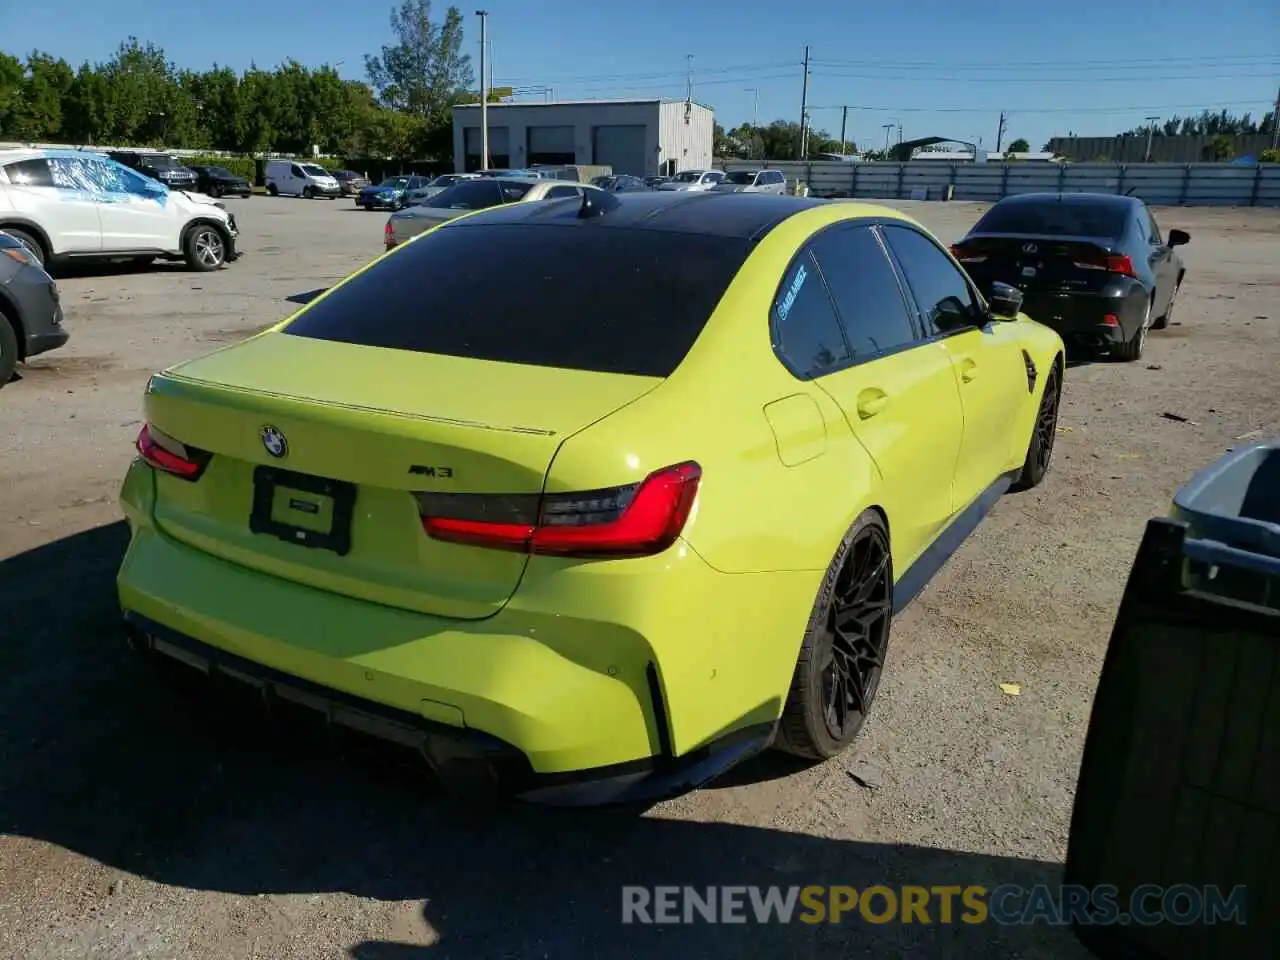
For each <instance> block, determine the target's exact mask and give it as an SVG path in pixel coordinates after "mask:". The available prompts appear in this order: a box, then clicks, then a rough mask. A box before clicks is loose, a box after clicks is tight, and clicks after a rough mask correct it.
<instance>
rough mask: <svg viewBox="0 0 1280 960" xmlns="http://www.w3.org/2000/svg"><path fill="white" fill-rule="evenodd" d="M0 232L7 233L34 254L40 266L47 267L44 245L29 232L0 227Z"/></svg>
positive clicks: (15, 228)
mask: <svg viewBox="0 0 1280 960" xmlns="http://www.w3.org/2000/svg"><path fill="white" fill-rule="evenodd" d="M0 230H4V232H5V233H7V234H8V235H9V236H11V237H13V239H15V240H17V241H18V242H19V243H20V244H22V245H23V246H24V247H26V248H27V249H28V250H30V251H31V252H32V254H34V255H35V258H36V262H37V263H38V264H40V266H41V267H44V266H45V264H46V263H47V261H48V257H47V255H46V254H45V252H44V244H42V243H41V242H40V241H39V240H37V239H36V238H35V237H34V236H33V235H32V234H30V233H27V231H25V230H22V229H20V228H18V227H0Z"/></svg>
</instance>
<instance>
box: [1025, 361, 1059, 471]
mask: <svg viewBox="0 0 1280 960" xmlns="http://www.w3.org/2000/svg"><path fill="white" fill-rule="evenodd" d="M1061 406H1062V379H1061V372H1060V371H1059V369H1058V363H1057V361H1056V360H1055V361H1054V364H1053V367H1052V369H1051V370H1050V371H1049V376H1048V377H1046V378H1045V383H1044V392H1043V393H1042V394H1041V395H1040V406H1039V407H1038V408H1037V409H1036V422H1035V424H1034V425H1033V426H1032V428H1031V442H1030V443H1028V444H1027V458H1026V459H1025V460H1024V461H1023V462H1022V472H1021V473H1020V474H1018V479H1017V480H1015V481H1014V482H1013V489H1014V490H1030V489H1031V488H1032V487H1038V486H1040V481H1042V480H1043V479H1044V475H1045V474H1046V473H1048V472H1049V461H1050V460H1052V459H1053V442H1054V440H1055V439H1056V438H1057V436H1058V411H1059V410H1060V409H1061Z"/></svg>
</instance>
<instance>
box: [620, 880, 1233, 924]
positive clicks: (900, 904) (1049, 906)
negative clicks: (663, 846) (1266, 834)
mask: <svg viewBox="0 0 1280 960" xmlns="http://www.w3.org/2000/svg"><path fill="white" fill-rule="evenodd" d="M1247 907H1248V891H1247V890H1246V889H1245V888H1244V887H1235V888H1233V889H1231V890H1230V891H1223V890H1221V889H1219V888H1218V887H1195V886H1191V885H1188V884H1182V885H1177V886H1170V887H1162V886H1156V885H1154V884H1148V885H1145V886H1140V887H1137V888H1136V889H1134V891H1133V892H1132V894H1130V895H1129V896H1127V897H1122V896H1121V894H1120V892H1119V890H1118V889H1117V888H1115V887H1112V886H1098V887H1082V886H1072V885H1063V886H1057V887H1050V886H1045V885H1037V886H1034V887H1023V886H1017V885H1013V884H1008V885H1004V886H999V887H994V888H987V887H983V886H977V885H969V886H960V885H958V884H957V885H954V886H928V887H926V886H909V885H908V886H897V887H889V886H881V885H877V886H871V887H866V888H863V889H861V890H859V889H857V888H855V887H848V886H818V885H809V886H803V887H801V886H792V887H758V886H724V887H674V886H672V887H640V886H627V887H623V888H622V922H623V923H649V924H680V923H686V924H691V923H760V924H765V923H793V922H796V921H799V922H800V923H810V924H817V923H917V924H953V923H964V924H981V923H998V924H1004V925H1021V924H1035V923H1040V924H1049V925H1066V924H1071V923H1079V924H1090V925H1099V926H1109V925H1113V924H1120V925H1128V924H1138V925H1142V926H1154V925H1156V924H1160V923H1171V924H1175V925H1179V926H1185V925H1191V924H1216V923H1236V924H1243V923H1244V922H1245V919H1246V912H1247Z"/></svg>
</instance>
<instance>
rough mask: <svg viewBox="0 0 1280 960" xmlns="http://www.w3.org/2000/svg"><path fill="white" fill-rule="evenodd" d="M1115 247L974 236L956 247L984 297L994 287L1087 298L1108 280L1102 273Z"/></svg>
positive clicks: (1080, 240) (1065, 239)
mask: <svg viewBox="0 0 1280 960" xmlns="http://www.w3.org/2000/svg"><path fill="white" fill-rule="evenodd" d="M1115 250H1116V244H1115V242H1114V241H1111V240H1106V239H1100V238H1097V237H1074V236H1036V235H1032V234H1018V233H973V234H970V235H969V236H967V237H965V238H964V240H962V241H961V242H960V243H958V244H957V245H956V248H955V251H956V257H957V259H959V260H960V262H961V263H962V264H963V265H964V268H965V269H966V270H967V271H968V272H969V276H971V277H972V278H973V280H974V282H975V283H977V284H978V286H979V288H980V289H982V290H983V291H984V292H986V291H987V290H989V288H990V284H991V283H992V282H993V281H1000V282H1002V283H1007V284H1010V285H1011V286H1014V287H1017V288H1018V289H1019V290H1023V291H1025V292H1027V293H1048V292H1055V293H1057V292H1063V293H1087V292H1096V291H1098V290H1101V289H1102V288H1103V287H1104V286H1106V285H1107V283H1108V282H1110V280H1111V279H1112V278H1113V275H1112V274H1111V273H1110V272H1109V271H1108V269H1107V267H1106V261H1107V258H1108V256H1110V255H1112V254H1113V253H1114V252H1115Z"/></svg>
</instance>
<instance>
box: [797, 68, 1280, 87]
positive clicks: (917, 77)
mask: <svg viewBox="0 0 1280 960" xmlns="http://www.w3.org/2000/svg"><path fill="white" fill-rule="evenodd" d="M815 66H817V67H818V70H816V71H815V72H816V73H818V75H819V76H823V77H830V78H832V79H849V80H910V81H916V82H926V83H946V82H949V81H952V82H953V81H955V80H956V78H955V77H952V76H948V75H946V74H934V75H925V74H905V75H897V76H892V75H889V74H883V73H845V72H832V71H828V70H823V69H821V65H820V64H817V65H815ZM1274 76H1275V72H1274V71H1271V70H1266V71H1262V72H1259V73H1219V74H1213V75H1211V76H1197V77H1188V76H1187V75H1186V74H1167V75H1165V76H1147V75H1145V74H1144V75H1143V76H1142V77H1141V79H1142V80H1144V81H1160V82H1162V83H1166V82H1169V81H1176V80H1194V81H1197V82H1200V81H1204V80H1239V79H1247V78H1250V77H1274ZM961 79H962V81H963V82H964V83H1016V84H1019V85H1021V86H1027V85H1029V84H1035V83H1054V84H1057V83H1128V82H1131V81H1133V80H1135V79H1138V78H1137V77H1133V76H1127V77H1126V76H1109V77H1082V76H1079V75H1078V74H1077V75H1075V76H1071V77H963V78H961Z"/></svg>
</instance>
